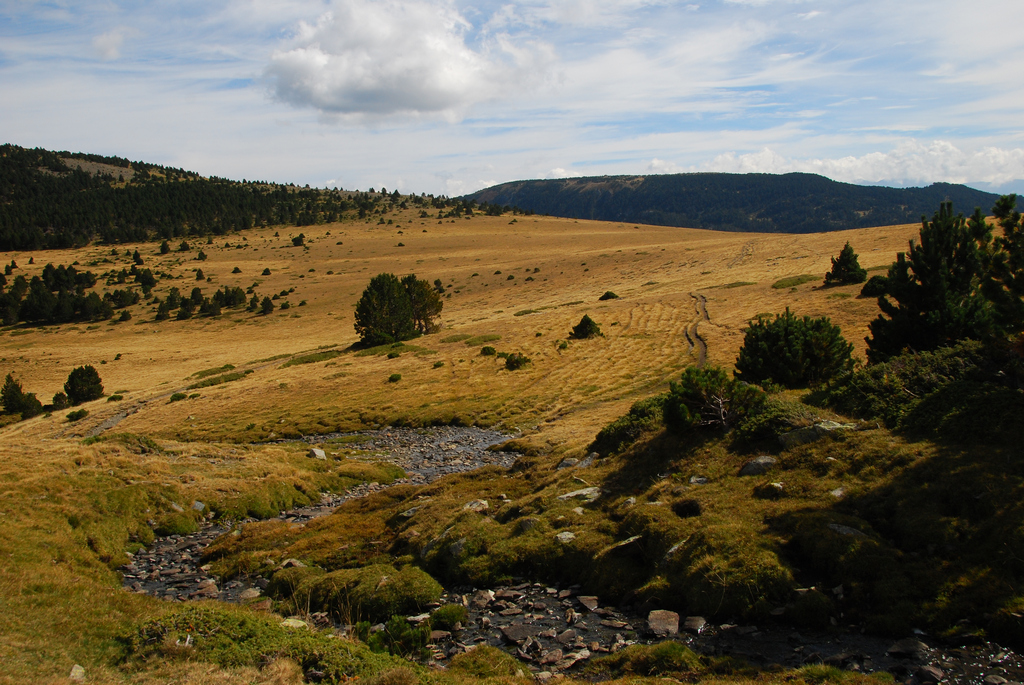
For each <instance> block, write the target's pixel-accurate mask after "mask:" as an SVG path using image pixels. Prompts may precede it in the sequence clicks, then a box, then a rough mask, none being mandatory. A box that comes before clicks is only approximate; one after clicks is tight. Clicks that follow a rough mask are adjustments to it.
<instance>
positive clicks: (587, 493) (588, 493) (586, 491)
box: [558, 486, 601, 502]
mask: <svg viewBox="0 0 1024 685" xmlns="http://www.w3.org/2000/svg"><path fill="white" fill-rule="evenodd" d="M600 496H601V488H599V487H596V486H594V487H589V488H582V489H580V490H573V491H572V492H567V493H565V494H564V495H559V496H558V499H560V500H567V499H576V498H579V499H584V500H586V501H588V502H593V501H594V500H596V499H597V498H598V497H600Z"/></svg>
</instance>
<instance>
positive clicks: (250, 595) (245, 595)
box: [238, 587, 261, 602]
mask: <svg viewBox="0 0 1024 685" xmlns="http://www.w3.org/2000/svg"><path fill="white" fill-rule="evenodd" d="M260 594H261V593H260V591H259V590H257V589H256V588H254V587H251V588H248V589H245V590H242V592H241V594H239V595H238V599H240V600H242V601H243V602H244V601H246V600H250V599H256V598H257V597H259V596H260Z"/></svg>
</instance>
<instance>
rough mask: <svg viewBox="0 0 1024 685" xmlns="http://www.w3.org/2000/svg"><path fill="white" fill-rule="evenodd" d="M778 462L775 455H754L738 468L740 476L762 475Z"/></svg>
mask: <svg viewBox="0 0 1024 685" xmlns="http://www.w3.org/2000/svg"><path fill="white" fill-rule="evenodd" d="M778 463H779V460H778V459H776V458H775V457H771V456H768V455H764V456H761V457H754V458H753V459H751V460H750V461H748V462H747V463H746V464H744V465H743V468H741V469H740V475H741V476H763V475H764V474H766V473H768V472H769V471H771V470H772V469H773V468H775V465H776V464H778Z"/></svg>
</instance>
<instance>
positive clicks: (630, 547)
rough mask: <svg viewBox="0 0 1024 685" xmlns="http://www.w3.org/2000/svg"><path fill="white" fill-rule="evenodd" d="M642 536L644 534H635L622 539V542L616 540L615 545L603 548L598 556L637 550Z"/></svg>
mask: <svg viewBox="0 0 1024 685" xmlns="http://www.w3.org/2000/svg"><path fill="white" fill-rule="evenodd" d="M642 537H643V536H641V535H634V536H632V537H629V538H626V539H625V540H622V541H621V542H616V543H615V544H614V545H609V546H607V547H605V548H604V549H602V550H601V551H600V552H598V553H597V557H603V556H605V555H608V554H612V553H614V552H629V551H637V550H636V548H637V547H638V546H639V545H638V543H639V542H640V540H641V538H642Z"/></svg>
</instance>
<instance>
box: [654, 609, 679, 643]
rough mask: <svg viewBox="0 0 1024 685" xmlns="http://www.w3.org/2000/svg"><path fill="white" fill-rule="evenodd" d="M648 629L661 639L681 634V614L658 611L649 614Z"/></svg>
mask: <svg viewBox="0 0 1024 685" xmlns="http://www.w3.org/2000/svg"><path fill="white" fill-rule="evenodd" d="M647 629H648V630H649V631H651V632H652V633H654V634H655V635H657V636H659V637H667V636H669V635H675V634H677V633H678V632H679V614H677V613H676V612H674V611H665V610H663V609H656V610H654V611H652V612H651V613H649V614H647Z"/></svg>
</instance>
